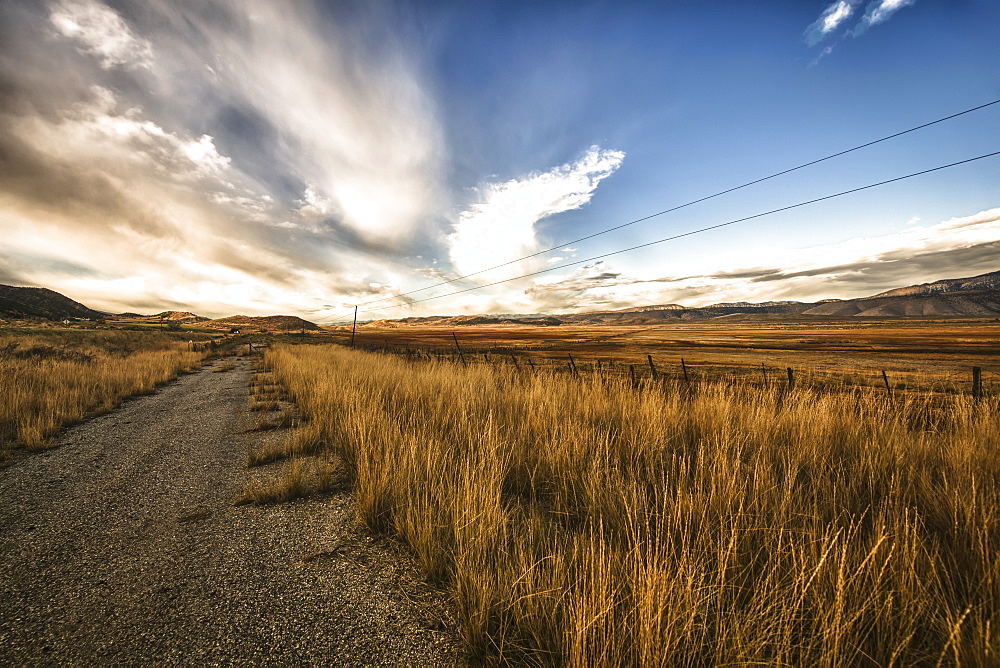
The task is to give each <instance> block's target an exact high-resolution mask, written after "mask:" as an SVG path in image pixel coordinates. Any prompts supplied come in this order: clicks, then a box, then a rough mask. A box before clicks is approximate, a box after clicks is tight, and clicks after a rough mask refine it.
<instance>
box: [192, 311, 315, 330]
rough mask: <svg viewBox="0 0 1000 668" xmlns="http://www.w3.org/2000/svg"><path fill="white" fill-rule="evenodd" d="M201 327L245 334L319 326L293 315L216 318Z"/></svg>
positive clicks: (310, 328) (312, 328) (206, 321)
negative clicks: (236, 330) (237, 330)
mask: <svg viewBox="0 0 1000 668" xmlns="http://www.w3.org/2000/svg"><path fill="white" fill-rule="evenodd" d="M200 324H201V326H202V327H208V328H211V329H225V330H226V331H228V330H230V329H239V330H242V331H246V332H259V331H266V332H299V331H302V330H317V329H320V326H319V325H317V324H316V323H312V322H309V321H308V320H303V319H302V318H300V317H298V316H294V315H267V316H250V315H233V316H229V317H228V318H218V319H216V320H205V321H203V322H201V323H200Z"/></svg>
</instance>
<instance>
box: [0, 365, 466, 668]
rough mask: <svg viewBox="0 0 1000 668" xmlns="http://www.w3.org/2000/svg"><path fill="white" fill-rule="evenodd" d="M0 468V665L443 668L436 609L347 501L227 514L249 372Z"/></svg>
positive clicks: (214, 377) (176, 387)
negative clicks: (378, 667)
mask: <svg viewBox="0 0 1000 668" xmlns="http://www.w3.org/2000/svg"><path fill="white" fill-rule="evenodd" d="M237 365H238V366H237V368H236V369H235V370H232V371H228V372H226V373H214V372H213V371H212V370H211V369H206V370H203V371H202V372H200V373H197V374H193V375H189V376H184V377H182V378H180V379H179V380H177V381H176V382H174V383H171V384H169V385H167V386H165V387H164V388H162V389H161V390H160V391H159V392H157V393H156V394H155V395H151V396H148V397H142V398H138V399H133V400H130V401H128V402H126V403H125V404H124V405H123V406H122V407H120V408H119V409H118V410H116V411H114V412H112V413H109V414H107V415H104V416H101V417H99V418H95V419H93V420H91V421H88V422H86V423H83V424H81V425H78V426H76V427H74V428H72V429H70V430H68V431H67V432H65V433H64V435H63V436H62V437H61V438H60V440H59V447H58V448H56V449H54V450H50V451H47V452H44V453H40V454H35V455H31V456H27V457H24V458H21V459H20V461H18V462H16V463H15V464H14V465H13V466H10V467H8V468H6V469H3V470H0V610H2V612H0V664H21V665H45V664H52V665H55V664H60V665H64V664H71V665H72V664H76V665H80V664H94V663H98V664H108V663H115V664H137V663H150V662H157V663H177V664H200V665H204V664H272V665H302V664H324V665H358V664H366V665H370V664H396V665H398V664H414V665H453V664H456V663H458V662H459V661H460V656H461V654H460V650H459V647H458V643H457V641H456V639H455V637H454V635H453V634H452V633H451V632H450V631H448V630H447V629H446V628H445V627H444V625H442V623H441V622H440V619H441V608H440V607H439V606H440V602H439V601H438V600H436V599H435V597H434V596H433V595H432V594H431V592H429V591H427V590H426V589H421V585H420V584H419V582H418V578H417V576H416V570H415V568H414V566H413V565H412V563H411V562H409V561H408V559H406V557H405V556H403V555H400V554H399V553H398V551H397V550H396V549H395V548H393V546H392V545H391V544H387V543H385V542H377V541H374V540H372V539H371V538H369V537H367V536H366V534H365V533H364V532H363V531H361V530H360V529H358V528H357V526H356V523H355V520H354V518H353V514H352V511H351V509H350V507H349V504H350V499H349V497H347V496H346V495H338V496H334V497H328V498H324V499H322V500H318V501H305V502H295V503H289V504H283V505H278V506H270V507H264V508H257V507H252V506H233V505H232V503H231V500H232V498H233V496H234V495H235V493H236V492H237V491H238V489H239V488H240V487H241V485H242V484H243V483H244V482H245V481H246V479H247V471H246V467H245V462H246V448H247V443H248V439H252V438H255V437H256V436H255V435H253V434H247V433H245V428H246V424H247V416H246V404H247V379H248V374H249V373H250V367H249V362H247V361H245V360H244V361H242V362H237Z"/></svg>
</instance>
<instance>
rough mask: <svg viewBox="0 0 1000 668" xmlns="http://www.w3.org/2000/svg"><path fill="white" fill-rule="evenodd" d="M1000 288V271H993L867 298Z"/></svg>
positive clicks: (914, 286) (913, 286)
mask: <svg viewBox="0 0 1000 668" xmlns="http://www.w3.org/2000/svg"><path fill="white" fill-rule="evenodd" d="M998 289H1000V271H991V272H990V273H988V274H980V275H979V276H973V277H971V278H946V279H944V280H940V281H934V282H933V283H921V284H920V285H911V286H909V287H906V288H896V289H895V290H889V291H887V292H880V293H879V294H877V295H873V296H871V297H866V298H865V299H879V298H881V297H911V296H913V295H939V294H943V293H952V292H982V291H984V290H998Z"/></svg>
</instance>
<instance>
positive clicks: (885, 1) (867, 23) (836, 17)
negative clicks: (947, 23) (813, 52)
mask: <svg viewBox="0 0 1000 668" xmlns="http://www.w3.org/2000/svg"><path fill="white" fill-rule="evenodd" d="M916 1H917V0H871V2H869V3H868V4H867V5H866V7H865V12H864V14H862V16H861V19H860V20H859V21H857V22H856V23H855V24H854V27H852V28H849V29H847V30H846V31H845V32H844V33H842V34H843V35H847V36H850V37H857V36H859V35H861V34H862V33H864V32H865V31H866V30H868V29H869V28H870V27H872V26H874V25H878V24H879V23H885V22H886V21H888V20H889V19H890V18H892V16H893V15H894V14H895V13H896V12H898V11H899V10H900V9H902V8H903V7H907V6H909V5H912V4H914V3H916ZM860 4H861V0H836V1H835V2H833V3H832V4H830V5H828V6H827V8H826V9H824V10H823V13H822V14H820V16H819V18H818V19H816V20H815V21H813V22H812V23H810V24H809V26H808V27H807V28H806V30H805V33H804V35H805V40H806V44H808V45H809V46H816V45H817V44H819V43H820V42H822V41H824V40H825V39H827V38H828V37H831V36H833V35H835V34H837V33H838V32H839V31H840V29H841V28H842V27H845V26H846V25H847V24H848V22H849V21H850V19H851V17H852V16H853V15H854V14H855V9H856V8H857V7H858V6H859V5H860ZM832 51H833V47H832V46H826V47H825V48H824V49H823V51H822V52H821V53H820V54H819V55H818V56H817V57H816V58H815V59H813V60H812V61H811V62H810V67H813V66H815V65H816V64H818V63H819V61H820V60H821V59H822V58H823V57H824V56H828V55H830V53H831V52H832Z"/></svg>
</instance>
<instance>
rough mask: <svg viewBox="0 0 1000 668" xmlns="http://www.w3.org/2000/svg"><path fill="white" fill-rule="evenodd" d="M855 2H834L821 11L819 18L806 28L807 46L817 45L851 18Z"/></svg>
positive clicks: (843, 0)
mask: <svg viewBox="0 0 1000 668" xmlns="http://www.w3.org/2000/svg"><path fill="white" fill-rule="evenodd" d="M856 3H857V0H836V2H834V3H833V4H831V5H829V6H828V7H827V8H826V9H824V10H823V13H822V14H820V16H819V18H818V19H816V20H815V21H814V22H813V23H811V24H809V27H807V28H806V31H805V36H806V42H807V43H808V44H809V46H813V45H814V44H818V43H819V42H821V41H822V40H823V39H824V38H825V37H826V36H827V35H829V34H830V33H832V32H834V31H835V30H836V29H837V28H839V27H840V26H841V25H842V24H843V23H844V21H846V20H847V19H849V18H851V14H853V13H854V5H855V4H856Z"/></svg>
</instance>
